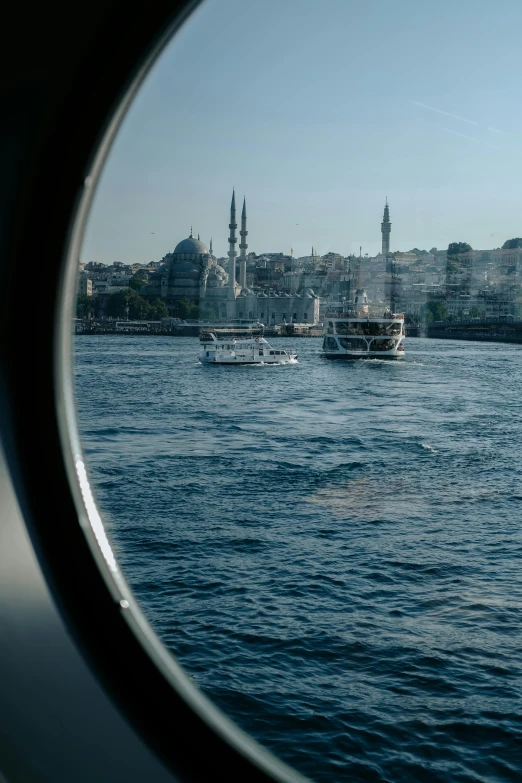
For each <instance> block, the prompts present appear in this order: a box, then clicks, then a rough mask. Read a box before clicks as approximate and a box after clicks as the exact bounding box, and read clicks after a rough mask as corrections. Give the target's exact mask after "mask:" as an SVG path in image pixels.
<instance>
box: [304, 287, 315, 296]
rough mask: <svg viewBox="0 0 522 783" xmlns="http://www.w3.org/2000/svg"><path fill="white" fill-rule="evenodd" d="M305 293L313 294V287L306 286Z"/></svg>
mask: <svg viewBox="0 0 522 783" xmlns="http://www.w3.org/2000/svg"><path fill="white" fill-rule="evenodd" d="M305 294H309V295H310V296H314V291H313V288H307V289H306V291H305Z"/></svg>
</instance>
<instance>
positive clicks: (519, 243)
mask: <svg viewBox="0 0 522 783" xmlns="http://www.w3.org/2000/svg"><path fill="white" fill-rule="evenodd" d="M517 247H522V239H521V238H520V237H516V238H515V239H508V240H507V241H506V242H504V244H503V245H502V250H514V249H515V248H517Z"/></svg>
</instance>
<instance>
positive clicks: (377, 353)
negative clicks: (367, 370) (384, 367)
mask: <svg viewBox="0 0 522 783" xmlns="http://www.w3.org/2000/svg"><path fill="white" fill-rule="evenodd" d="M405 334H406V332H405V329H404V313H393V312H392V311H391V310H390V309H388V308H385V307H384V306H383V305H372V304H370V302H369V301H368V297H367V296H366V292H365V291H364V290H363V289H362V288H358V289H357V291H356V292H355V295H354V299H353V303H352V304H351V305H349V306H348V307H347V308H346V311H345V312H339V313H327V314H326V316H325V319H324V327H323V335H324V339H323V355H324V356H325V358H327V359H403V358H404V338H405Z"/></svg>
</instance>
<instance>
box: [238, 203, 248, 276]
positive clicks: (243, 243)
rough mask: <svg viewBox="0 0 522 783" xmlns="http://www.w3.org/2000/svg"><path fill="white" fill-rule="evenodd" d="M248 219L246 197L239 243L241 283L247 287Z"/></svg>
mask: <svg viewBox="0 0 522 783" xmlns="http://www.w3.org/2000/svg"><path fill="white" fill-rule="evenodd" d="M246 221H247V214H246V199H243V212H242V213H241V231H240V232H239V234H240V236H241V243H240V245H239V285H240V286H241V288H246V263H247V262H246V251H247V247H248V245H247V243H246V238H247V234H248V231H247V230H246Z"/></svg>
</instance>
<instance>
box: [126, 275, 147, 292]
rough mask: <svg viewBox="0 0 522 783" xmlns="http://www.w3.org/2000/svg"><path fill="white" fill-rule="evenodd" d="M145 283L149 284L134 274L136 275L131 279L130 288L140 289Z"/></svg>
mask: <svg viewBox="0 0 522 783" xmlns="http://www.w3.org/2000/svg"><path fill="white" fill-rule="evenodd" d="M144 285H147V283H146V282H145V280H142V279H141V278H139V277H136V275H134V277H131V279H130V280H129V288H132V290H133V291H139V290H140V288H141V287H142V286H144Z"/></svg>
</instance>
